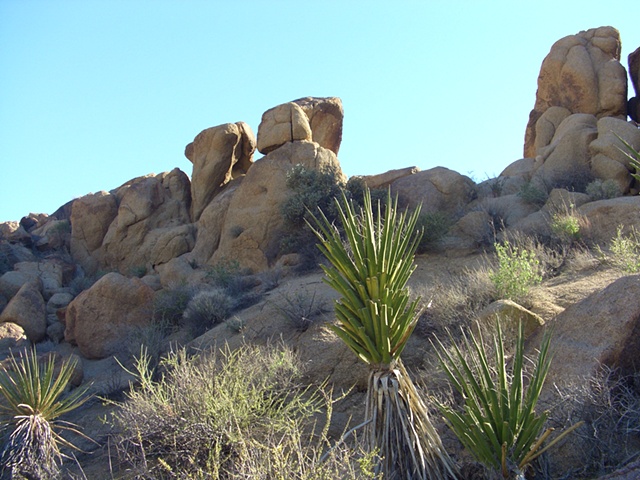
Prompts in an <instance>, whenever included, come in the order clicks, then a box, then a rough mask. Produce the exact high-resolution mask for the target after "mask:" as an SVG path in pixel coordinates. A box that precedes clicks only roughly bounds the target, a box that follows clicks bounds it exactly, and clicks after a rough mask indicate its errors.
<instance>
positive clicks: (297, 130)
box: [258, 102, 312, 155]
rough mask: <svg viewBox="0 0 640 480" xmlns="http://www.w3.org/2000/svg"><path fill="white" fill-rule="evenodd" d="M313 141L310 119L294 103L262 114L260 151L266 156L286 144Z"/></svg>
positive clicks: (259, 128)
mask: <svg viewBox="0 0 640 480" xmlns="http://www.w3.org/2000/svg"><path fill="white" fill-rule="evenodd" d="M297 140H308V141H311V140H312V134H311V126H310V125H309V118H308V117H307V115H306V113H305V112H304V110H303V109H302V107H301V106H300V105H298V104H297V103H294V102H289V103H284V104H282V105H278V106H277V107H273V108H271V109H269V110H267V111H266V112H264V113H263V114H262V120H261V122H260V126H259V127H258V150H259V151H260V152H261V153H264V154H265V155H266V154H268V153H269V152H272V151H274V150H275V149H277V148H279V147H281V146H282V145H284V144H285V143H288V142H294V141H297Z"/></svg>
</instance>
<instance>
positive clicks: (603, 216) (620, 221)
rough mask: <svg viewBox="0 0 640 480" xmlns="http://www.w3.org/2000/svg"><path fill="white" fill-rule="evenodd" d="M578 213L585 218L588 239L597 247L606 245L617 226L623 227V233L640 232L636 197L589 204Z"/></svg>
mask: <svg viewBox="0 0 640 480" xmlns="http://www.w3.org/2000/svg"><path fill="white" fill-rule="evenodd" d="M578 213H580V214H581V215H584V216H585V217H586V218H587V220H588V222H589V224H590V228H589V237H590V239H591V241H592V242H595V243H597V244H599V245H608V244H609V243H610V242H611V239H612V238H613V237H615V235H616V231H617V229H618V227H619V226H623V227H624V228H625V232H628V231H630V230H631V229H632V228H634V229H636V230H637V231H640V196H637V195H636V196H633V197H618V198H612V199H610V200H599V201H597V202H589V203H587V204H584V205H582V206H581V207H580V208H579V209H578Z"/></svg>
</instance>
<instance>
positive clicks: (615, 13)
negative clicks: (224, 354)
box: [0, 0, 640, 221]
mask: <svg viewBox="0 0 640 480" xmlns="http://www.w3.org/2000/svg"><path fill="white" fill-rule="evenodd" d="M639 14H640V5H639V4H638V0H630V1H618V2H616V1H613V2H604V3H603V2H602V1H598V2H592V1H587V0H581V1H568V0H563V1H557V0H556V1H553V2H551V1H545V0H541V1H538V2H529V1H516V0H511V1H500V2H495V1H489V0H488V1H479V0H475V1H453V0H450V1H427V0H424V1H404V2H403V1H398V2H391V1H385V2H380V1H368V2H365V1H358V0H335V1H332V0H324V1H302V0H292V1H277V0H269V1H267V0H260V1H258V0H255V1H237V2H232V1H214V0H212V1H207V2H205V1H178V0H175V1H163V0H153V1H141V0H126V1H125V0H114V1H91V0H83V1H79V0H78V1H65V0H40V1H37V0H0V167H1V169H0V172H1V173H0V178H1V179H2V181H1V182H0V221H6V220H19V219H20V218H21V217H22V216H24V215H26V214H28V213H29V212H43V213H53V212H54V211H55V210H56V209H57V208H58V207H59V206H61V205H62V204H64V203H66V202H67V201H69V200H71V199H73V198H76V197H79V196H82V195H85V194H87V193H91V192H96V191H99V190H110V189H113V188H115V187H118V186H119V185H121V184H122V183H124V182H126V181H128V180H130V179H131V178H134V177H136V176H140V175H145V174H148V173H160V172H163V171H167V170H171V169H173V168H174V167H179V168H180V169H182V170H184V171H185V172H186V173H187V174H189V175H190V174H191V164H190V163H189V161H188V160H187V159H186V158H185V157H184V147H185V146H186V144H187V143H189V142H190V141H192V140H193V138H194V137H195V136H196V135H197V134H198V133H199V132H200V131H202V130H203V129H205V128H208V127H212V126H215V125H220V124H222V123H227V122H237V121H244V122H247V123H248V124H249V125H250V126H251V128H252V129H253V131H254V133H255V134H257V130H258V125H259V123H260V118H261V115H262V113H263V112H264V111H265V110H267V109H269V108H271V107H273V106H276V105H278V104H281V103H284V102H288V101H291V100H294V99H297V98H299V97H303V96H337V97H340V98H341V99H342V102H343V106H344V112H345V120H344V130H343V142H342V147H341V150H340V154H339V158H340V161H341V164H342V167H343V170H344V171H345V173H346V174H347V175H349V176H351V175H356V174H373V173H381V172H384V171H387V170H389V169H392V168H400V167H405V166H412V165H416V166H418V167H420V168H421V169H428V168H432V167H435V166H445V167H448V168H451V169H453V170H456V171H458V172H460V173H463V174H470V175H471V176H472V177H474V178H475V179H476V180H478V181H480V180H483V179H486V178H487V177H493V176H496V175H498V174H499V173H500V172H501V171H502V170H503V169H504V168H505V167H506V166H507V165H509V164H510V163H511V162H513V161H515V160H517V159H519V158H521V156H522V146H523V139H524V130H525V126H526V123H527V119H528V115H529V112H530V110H531V108H532V107H533V104H534V100H535V93H536V81H537V77H538V73H539V70H540V65H541V63H542V60H543V59H544V57H545V56H546V54H547V53H548V52H549V48H550V47H551V45H552V44H553V43H554V42H555V41H556V40H558V39H560V38H561V37H564V36H566V35H570V34H574V33H577V32H579V31H580V30H586V29H589V28H594V27H599V26H604V25H611V26H614V27H616V28H617V29H618V30H619V31H620V34H621V37H622V42H623V52H622V53H623V62H622V63H623V65H625V67H626V66H627V62H626V56H627V55H628V54H629V53H630V52H631V51H633V50H635V49H636V48H637V47H639V46H640V28H639V27H638V18H639ZM260 157H261V155H260V154H256V156H255V159H258V158H260Z"/></svg>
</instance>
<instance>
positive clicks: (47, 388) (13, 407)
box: [0, 349, 90, 475]
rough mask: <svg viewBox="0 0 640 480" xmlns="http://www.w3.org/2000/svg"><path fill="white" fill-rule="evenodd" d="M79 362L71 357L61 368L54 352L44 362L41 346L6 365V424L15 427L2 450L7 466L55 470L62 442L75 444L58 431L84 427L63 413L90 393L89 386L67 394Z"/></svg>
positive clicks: (2, 369) (2, 409) (2, 386)
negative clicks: (65, 418)
mask: <svg viewBox="0 0 640 480" xmlns="http://www.w3.org/2000/svg"><path fill="white" fill-rule="evenodd" d="M75 365H76V364H75V361H74V360H71V359H67V360H64V361H63V362H62V363H61V364H60V366H59V368H58V369H56V366H55V359H54V357H53V356H51V355H49V356H48V358H46V359H45V360H44V361H43V362H40V361H39V360H38V355H37V353H36V350H35V349H31V351H29V352H21V353H20V355H19V356H18V358H16V357H15V356H13V355H12V356H11V357H10V358H9V360H8V364H7V366H5V365H0V395H1V396H2V399H3V402H0V419H1V426H2V430H4V431H9V432H10V434H9V437H8V440H7V441H6V443H5V448H4V451H3V452H2V463H3V466H5V467H9V468H12V469H14V470H16V469H17V471H19V472H21V473H22V474H31V475H34V472H38V471H40V472H42V473H44V474H47V475H51V474H52V472H55V469H56V462H58V461H59V460H60V459H61V457H62V454H61V451H60V447H61V446H66V447H72V448H75V447H74V446H73V445H72V444H71V443H70V442H68V441H67V440H65V439H64V438H63V437H61V436H60V434H59V433H58V431H59V430H69V431H73V432H75V433H80V432H79V431H78V430H77V429H76V428H75V426H74V425H72V424H70V423H68V422H61V421H59V420H58V418H59V417H60V416H61V415H63V414H65V413H67V412H70V411H72V410H74V409H76V408H78V407H79V406H80V405H82V404H83V403H84V402H86V401H87V400H88V399H89V398H90V396H88V395H87V390H88V388H89V387H88V386H84V387H80V388H76V389H75V390H73V391H72V392H70V393H69V394H68V395H64V392H65V390H66V388H67V386H68V384H69V382H70V380H71V377H72V375H73V371H74V368H75Z"/></svg>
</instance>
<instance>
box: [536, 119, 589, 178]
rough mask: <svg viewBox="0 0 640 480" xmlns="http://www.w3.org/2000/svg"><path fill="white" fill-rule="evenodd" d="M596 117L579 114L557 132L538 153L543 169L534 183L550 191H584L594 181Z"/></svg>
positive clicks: (540, 168) (537, 174) (558, 128)
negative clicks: (557, 189) (593, 144)
mask: <svg viewBox="0 0 640 480" xmlns="http://www.w3.org/2000/svg"><path fill="white" fill-rule="evenodd" d="M596 125H597V119H596V117H595V116H594V115H590V114H586V113H576V114H573V115H570V116H568V117H566V118H565V119H564V120H562V122H561V123H560V124H559V125H558V127H557V128H556V129H555V134H554V136H553V138H552V139H551V142H550V143H549V145H547V146H546V147H542V148H540V149H539V150H538V151H537V154H538V160H539V162H540V164H541V165H540V167H539V168H538V169H537V170H536V172H535V174H534V176H533V181H534V182H536V183H538V184H542V185H543V186H544V188H546V189H547V190H551V189H552V188H557V187H558V188H574V189H583V188H584V187H585V186H586V184H587V183H588V182H589V180H590V179H591V177H592V173H591V164H590V159H591V153H590V151H589V145H590V144H591V142H592V141H593V140H595V139H596V137H597V136H598V129H597V127H596Z"/></svg>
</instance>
